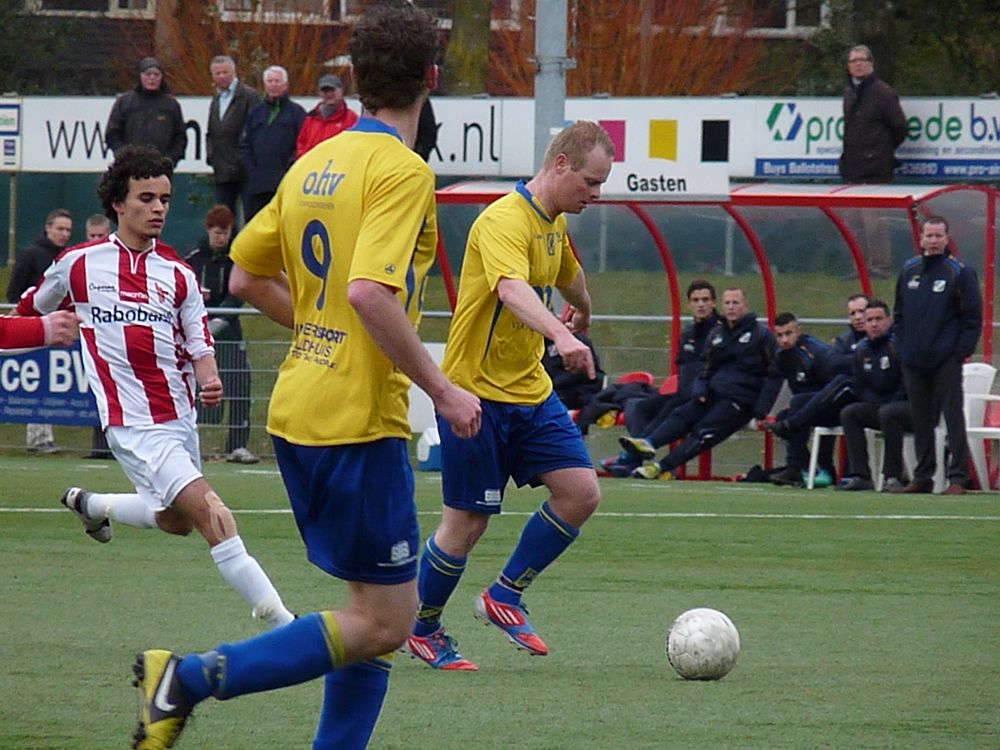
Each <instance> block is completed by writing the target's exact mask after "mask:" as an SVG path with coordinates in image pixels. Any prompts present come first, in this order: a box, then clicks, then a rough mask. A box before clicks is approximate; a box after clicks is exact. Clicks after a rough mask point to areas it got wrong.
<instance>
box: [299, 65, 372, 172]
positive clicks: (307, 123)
mask: <svg viewBox="0 0 1000 750" xmlns="http://www.w3.org/2000/svg"><path fill="white" fill-rule="evenodd" d="M318 87H319V96H320V102H319V104H317V105H316V106H315V107H314V108H313V109H311V110H309V113H308V114H307V115H306V119H305V120H304V121H303V122H302V129H301V130H299V136H298V138H297V139H296V141H295V158H296V159H298V158H299V157H300V156H302V154H304V153H305V152H306V151H308V150H309V149H311V148H312V147H313V146H315V145H316V144H317V143H321V142H322V141H325V140H326V139H327V138H333V136H335V135H337V134H338V133H342V132H343V131H345V130H347V129H348V128H349V127H351V126H352V125H353V124H354V123H356V122H357V121H358V116H357V115H356V114H354V112H352V111H351V110H350V109H349V108H348V106H347V102H345V101H344V83H343V81H341V80H340V76H335V75H325V76H320V79H319V83H318Z"/></svg>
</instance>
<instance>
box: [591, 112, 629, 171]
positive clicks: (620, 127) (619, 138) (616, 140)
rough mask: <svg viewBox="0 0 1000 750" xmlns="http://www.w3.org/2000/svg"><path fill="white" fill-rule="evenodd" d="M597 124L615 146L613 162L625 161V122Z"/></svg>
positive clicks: (609, 121) (602, 122)
mask: <svg viewBox="0 0 1000 750" xmlns="http://www.w3.org/2000/svg"><path fill="white" fill-rule="evenodd" d="M597 124H598V125H600V126H601V127H602V128H604V131H605V132H606V133H607V134H608V136H609V137H610V138H611V142H612V143H613V144H615V161H616V162H618V161H625V121H624V120H598V121H597Z"/></svg>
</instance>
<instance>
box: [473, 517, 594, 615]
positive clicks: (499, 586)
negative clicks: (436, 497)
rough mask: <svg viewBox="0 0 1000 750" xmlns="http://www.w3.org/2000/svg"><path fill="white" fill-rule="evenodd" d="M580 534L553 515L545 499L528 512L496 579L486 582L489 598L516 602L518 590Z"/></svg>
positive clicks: (520, 590) (519, 596) (526, 585)
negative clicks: (513, 545)
mask: <svg viewBox="0 0 1000 750" xmlns="http://www.w3.org/2000/svg"><path fill="white" fill-rule="evenodd" d="M579 535H580V530H579V529H574V528H573V527H572V526H570V525H569V524H568V523H566V522H565V521H563V520H562V519H560V518H559V517H558V516H556V514H555V513H553V512H552V508H550V507H549V504H548V502H547V501H546V502H544V503H542V507H541V508H539V509H538V510H537V511H535V512H534V514H532V516H531V518H529V519H528V522H527V523H526V524H525V525H524V530H523V531H522V532H521V539H520V540H519V541H518V543H517V546H516V547H515V548H514V551H513V552H511V554H510V559H509V560H507V564H506V565H505V566H504V568H503V571H502V572H501V573H500V576H499V577H498V578H497V580H496V581H495V582H494V583H493V584H492V585H491V586H490V588H489V594H490V597H491V598H492V599H495V600H496V601H498V602H503V603H504V604H518V603H520V601H521V594H522V593H523V592H524V590H525V589H526V588H528V586H529V585H530V584H531V582H532V581H533V580H535V577H536V576H537V575H538V574H539V573H541V572H542V571H543V570H545V569H546V568H547V567H548V566H549V565H550V564H551V563H552V561H553V560H555V559H556V558H557V557H559V555H561V554H562V553H563V550H565V549H566V548H567V547H568V546H569V545H571V544H572V543H573V541H574V540H575V539H576V538H577V537H578V536H579Z"/></svg>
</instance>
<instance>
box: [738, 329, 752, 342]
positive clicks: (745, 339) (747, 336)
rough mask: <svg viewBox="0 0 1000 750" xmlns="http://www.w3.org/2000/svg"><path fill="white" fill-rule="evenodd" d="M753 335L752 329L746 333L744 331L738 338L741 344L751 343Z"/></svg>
mask: <svg viewBox="0 0 1000 750" xmlns="http://www.w3.org/2000/svg"><path fill="white" fill-rule="evenodd" d="M752 335H753V334H752V333H751V332H750V331H747V332H746V333H744V334H743V335H742V336H740V337H739V338H738V339H736V340H737V341H739V342H740V343H741V344H749V343H750V337H751V336H752Z"/></svg>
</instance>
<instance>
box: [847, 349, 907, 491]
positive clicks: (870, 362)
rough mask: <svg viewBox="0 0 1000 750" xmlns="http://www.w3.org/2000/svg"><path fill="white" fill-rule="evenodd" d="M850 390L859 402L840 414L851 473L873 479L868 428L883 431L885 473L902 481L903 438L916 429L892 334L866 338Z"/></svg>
mask: <svg viewBox="0 0 1000 750" xmlns="http://www.w3.org/2000/svg"><path fill="white" fill-rule="evenodd" d="M851 389H852V391H853V392H854V395H855V397H856V398H857V401H856V402H855V403H853V404H849V405H848V406H846V407H844V409H843V410H842V411H841V412H840V423H841V425H842V426H843V428H844V440H845V442H846V443H847V458H848V474H850V475H851V476H856V477H861V478H863V479H868V480H870V479H872V476H871V469H870V468H869V465H868V440H867V438H866V436H865V428H866V427H869V428H871V429H873V430H881V431H882V437H883V440H884V441H885V449H884V456H885V458H884V460H883V462H882V474H883V476H885V477H886V479H889V478H894V479H899V480H902V479H903V436H904V434H905V433H907V432H911V431H912V430H913V421H912V418H911V417H910V408H909V404H907V402H906V390H905V389H904V387H903V364H902V361H901V360H900V356H899V347H898V345H897V342H896V338H895V336H893V335H888V336H883V337H881V338H878V339H865V340H864V341H862V342H861V344H860V345H859V346H858V348H857V350H856V351H855V353H854V373H853V375H852V378H851Z"/></svg>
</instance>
